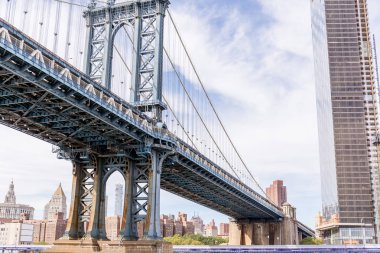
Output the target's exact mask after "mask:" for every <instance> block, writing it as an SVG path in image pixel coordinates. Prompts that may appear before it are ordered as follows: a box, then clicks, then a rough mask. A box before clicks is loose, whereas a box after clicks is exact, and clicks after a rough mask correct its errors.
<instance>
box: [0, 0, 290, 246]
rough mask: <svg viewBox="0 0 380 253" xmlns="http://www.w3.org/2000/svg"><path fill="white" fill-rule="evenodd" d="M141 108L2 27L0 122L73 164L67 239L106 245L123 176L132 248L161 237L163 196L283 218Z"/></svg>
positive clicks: (125, 233)
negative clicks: (110, 203) (110, 204)
mask: <svg viewBox="0 0 380 253" xmlns="http://www.w3.org/2000/svg"><path fill="white" fill-rule="evenodd" d="M141 2H149V1H141ZM151 2H155V3H156V4H162V3H163V2H165V1H161V0H152V1H151ZM129 3H131V2H129ZM119 7H120V6H119ZM107 8H110V7H107ZM141 36H143V35H141ZM156 56H157V55H155V57H156ZM156 66H157V65H156ZM154 71H157V70H154ZM138 108H139V107H136V106H134V105H131V104H129V103H127V102H125V101H124V100H123V99H121V98H119V97H118V96H116V95H115V94H113V93H111V92H110V91H109V89H107V88H106V87H104V86H102V85H100V84H99V83H98V82H96V81H94V80H93V79H92V78H91V77H90V76H89V75H87V74H85V73H82V72H81V71H79V70H78V69H76V68H75V67H73V66H71V65H70V64H68V63H67V62H65V61H64V60H62V59H60V58H59V57H58V56H57V55H55V54H54V53H52V52H51V51H49V50H48V49H46V48H44V47H43V46H41V45H40V44H38V43H37V42H35V41H34V40H32V39H31V38H29V37H28V36H26V35H25V34H24V33H22V32H21V31H19V30H17V29H16V28H15V27H13V26H11V25H9V24H8V23H7V22H5V21H4V20H1V19H0V123H1V124H3V125H5V126H8V127H10V128H13V129H16V130H18V131H21V132H24V133H26V134H28V135H31V136H33V137H35V138H39V139H41V140H43V141H46V142H49V143H51V144H53V145H55V147H56V148H54V149H53V152H55V153H57V156H58V158H63V159H68V160H71V161H72V163H73V186H72V198H71V208H70V213H69V220H68V225H67V229H66V233H65V236H66V237H67V238H69V239H83V238H90V239H105V227H104V218H105V217H104V216H105V203H104V200H105V196H104V194H105V186H106V182H107V179H108V177H109V176H110V175H111V174H112V173H114V172H115V171H119V172H120V173H121V174H122V175H123V177H124V179H125V185H126V187H125V201H124V202H125V203H124V211H123V220H122V225H123V226H122V232H121V238H122V239H125V240H134V239H136V238H137V229H136V227H137V225H136V224H137V222H139V221H144V222H145V227H146V231H145V235H144V236H145V237H146V238H149V239H157V238H160V237H161V234H160V217H159V214H160V213H159V211H160V188H162V189H165V190H167V191H169V192H172V193H174V194H177V195H179V196H182V197H185V198H187V199H189V200H192V201H194V202H196V203H199V204H202V205H204V206H207V207H209V208H212V209H214V210H217V211H219V212H221V213H224V214H226V215H229V216H231V217H233V218H235V219H237V220H238V219H264V220H275V221H278V220H281V218H282V217H284V214H283V213H282V211H281V210H280V209H278V208H277V207H276V206H274V205H272V204H271V203H270V202H268V201H267V200H266V199H265V198H264V197H262V196H261V195H259V194H258V193H256V192H255V191H254V190H252V189H251V188H249V187H248V186H246V185H244V184H243V183H242V182H240V181H239V180H238V179H237V178H235V177H234V176H233V175H231V174H229V173H228V172H226V171H225V170H223V169H222V168H220V167H218V165H216V164H215V163H213V162H212V161H210V160H209V159H208V158H207V157H205V156H204V155H203V154H201V153H199V152H198V151H197V150H195V149H193V148H192V147H191V146H189V145H188V144H186V143H184V142H182V141H181V140H180V139H179V138H177V137H176V136H175V135H173V134H172V133H170V132H169V131H168V130H166V129H164V128H162V127H159V126H160V124H157V123H156V122H157V121H155V120H153V119H151V118H150V117H148V116H147V115H146V114H144V113H143V112H141V111H140V110H138ZM151 109H152V110H153V107H151Z"/></svg>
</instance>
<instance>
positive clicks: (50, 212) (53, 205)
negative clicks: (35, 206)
mask: <svg viewBox="0 0 380 253" xmlns="http://www.w3.org/2000/svg"><path fill="white" fill-rule="evenodd" d="M58 212H62V215H63V220H65V219H66V214H67V206H66V195H65V193H64V192H63V189H62V186H61V184H59V186H58V188H57V190H55V192H54V194H53V196H52V197H51V199H50V201H49V203H47V204H46V205H45V211H44V219H45V220H55V219H56V215H57V213H58Z"/></svg>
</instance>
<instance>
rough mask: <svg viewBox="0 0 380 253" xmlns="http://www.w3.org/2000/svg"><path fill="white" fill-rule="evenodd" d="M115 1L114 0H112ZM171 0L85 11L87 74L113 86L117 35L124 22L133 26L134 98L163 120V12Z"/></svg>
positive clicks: (148, 1) (139, 104) (136, 103)
mask: <svg viewBox="0 0 380 253" xmlns="http://www.w3.org/2000/svg"><path fill="white" fill-rule="evenodd" d="M113 2H114V1H113ZM168 4H169V1H168V0H144V1H132V2H127V3H120V4H114V3H112V1H109V2H108V6H107V7H105V8H104V7H101V8H96V6H95V4H93V5H90V7H89V9H88V11H86V12H85V18H86V21H87V23H86V25H87V35H86V37H87V46H86V51H85V62H84V69H85V72H86V74H88V75H89V76H91V77H92V79H93V80H95V81H96V82H98V83H100V84H105V85H106V86H107V88H108V89H109V90H111V75H112V55H113V44H114V40H115V36H116V34H117V32H118V31H119V29H120V28H122V27H123V26H131V27H132V28H133V33H134V34H133V41H134V43H133V63H132V65H133V68H132V91H133V92H132V94H131V102H132V103H133V104H134V105H135V106H137V107H138V108H139V109H140V110H141V111H149V112H152V118H153V119H156V120H161V114H162V110H164V109H165V108H166V106H165V105H164V104H163V103H162V68H163V67H162V59H163V56H162V54H163V34H164V32H163V30H164V16H165V11H166V9H167V7H168Z"/></svg>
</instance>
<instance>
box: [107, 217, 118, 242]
mask: <svg viewBox="0 0 380 253" xmlns="http://www.w3.org/2000/svg"><path fill="white" fill-rule="evenodd" d="M120 229H121V216H119V215H115V216H110V217H106V233H107V238H108V239H110V240H117V239H118V238H119V235H120Z"/></svg>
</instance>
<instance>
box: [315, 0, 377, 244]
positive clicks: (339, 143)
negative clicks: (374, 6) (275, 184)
mask: <svg viewBox="0 0 380 253" xmlns="http://www.w3.org/2000/svg"><path fill="white" fill-rule="evenodd" d="M311 8H312V30H313V44H314V58H315V79H316V95H317V112H318V131H319V146H320V167H321V182H322V215H321V217H320V218H319V220H318V221H317V230H318V231H319V232H320V233H321V235H322V236H323V237H324V238H325V241H326V243H333V244H350V243H374V242H375V241H376V237H377V235H379V232H378V231H379V229H378V225H379V219H378V206H379V196H378V195H379V182H378V181H379V180H378V178H379V172H378V159H377V151H376V147H375V146H374V145H373V143H372V142H373V138H374V136H375V134H376V132H378V106H377V92H376V86H375V82H374V79H375V78H374V76H373V64H372V54H371V52H372V47H371V42H370V33H369V26H368V14H367V3H366V0H311ZM364 240H365V241H364Z"/></svg>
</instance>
